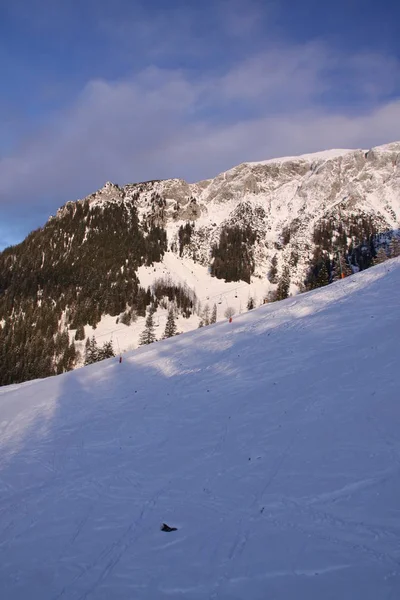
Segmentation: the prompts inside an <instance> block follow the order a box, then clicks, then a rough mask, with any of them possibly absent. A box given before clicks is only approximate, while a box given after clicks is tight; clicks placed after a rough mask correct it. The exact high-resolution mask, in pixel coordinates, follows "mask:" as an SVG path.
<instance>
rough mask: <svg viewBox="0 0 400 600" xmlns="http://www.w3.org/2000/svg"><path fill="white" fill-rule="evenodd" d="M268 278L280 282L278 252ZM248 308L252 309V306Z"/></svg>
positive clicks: (272, 281)
mask: <svg viewBox="0 0 400 600" xmlns="http://www.w3.org/2000/svg"><path fill="white" fill-rule="evenodd" d="M268 280H269V281H270V282H271V283H278V258H277V256H276V254H275V255H274V256H273V257H272V259H271V267H270V270H269V271H268ZM248 310H251V309H250V308H249V309H248Z"/></svg>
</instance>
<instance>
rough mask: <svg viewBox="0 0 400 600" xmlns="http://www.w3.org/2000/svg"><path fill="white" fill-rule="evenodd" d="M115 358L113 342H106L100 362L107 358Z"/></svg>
mask: <svg viewBox="0 0 400 600" xmlns="http://www.w3.org/2000/svg"><path fill="white" fill-rule="evenodd" d="M113 356H115V352H114V348H113V343H112V341H111V340H110V341H109V342H104V344H103V346H102V347H101V348H100V350H99V353H98V360H105V359H106V358H112V357H113Z"/></svg>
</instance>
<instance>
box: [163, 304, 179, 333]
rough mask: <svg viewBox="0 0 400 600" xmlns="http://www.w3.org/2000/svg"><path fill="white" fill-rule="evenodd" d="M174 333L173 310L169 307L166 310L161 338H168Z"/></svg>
mask: <svg viewBox="0 0 400 600" xmlns="http://www.w3.org/2000/svg"><path fill="white" fill-rule="evenodd" d="M174 335H176V323H175V315H174V310H173V309H172V308H170V310H169V312H168V318H167V323H166V325H165V331H164V336H163V338H164V339H166V338H170V337H173V336H174Z"/></svg>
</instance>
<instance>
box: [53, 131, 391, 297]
mask: <svg viewBox="0 0 400 600" xmlns="http://www.w3.org/2000/svg"><path fill="white" fill-rule="evenodd" d="M399 165H400V142H394V143H392V144H386V145H384V146H378V147H376V148H373V149H372V150H369V151H366V150H328V151H325V152H317V153H314V154H307V155H303V156H297V157H284V158H278V159H273V160H267V161H261V162H252V163H243V164H241V165H239V166H237V167H234V168H233V169H231V170H229V171H226V172H225V173H221V174H220V175H219V176H218V177H216V178H215V179H210V180H207V181H203V182H199V183H194V184H188V183H186V182H185V181H183V180H179V179H171V180H166V181H151V182H147V183H140V184H132V185H127V186H124V187H122V188H120V187H118V186H117V185H114V184H111V183H107V184H106V185H105V186H104V188H102V189H101V190H99V191H98V192H96V193H95V194H93V195H92V196H90V197H89V200H90V202H91V203H93V204H94V205H98V204H100V205H104V203H107V202H113V201H121V202H123V201H132V200H134V201H135V202H136V203H137V205H138V207H139V212H140V215H141V217H142V219H144V220H147V221H148V222H149V223H150V222H151V223H154V222H155V223H157V224H162V225H163V226H165V227H166V229H167V232H168V240H169V243H170V244H171V245H172V248H173V249H174V250H175V251H176V252H178V249H179V236H178V231H179V227H182V226H184V224H185V223H187V222H192V223H194V229H193V232H192V233H191V235H190V239H189V240H188V241H187V242H186V243H185V244H184V245H183V246H182V245H181V247H180V253H181V254H183V255H184V256H188V257H192V258H195V260H196V261H200V262H201V263H202V264H204V265H206V266H207V265H209V264H210V263H211V262H212V258H213V257H212V248H213V246H214V245H215V244H217V243H218V240H219V238H220V235H221V231H222V230H223V229H224V228H226V227H233V226H240V227H242V228H243V227H244V226H247V225H250V227H251V228H252V229H253V230H254V231H255V233H256V240H255V244H254V248H253V255H254V263H255V264H254V275H256V276H260V277H262V278H265V277H266V275H267V273H268V270H269V268H270V266H271V260H272V258H273V256H274V255H276V256H277V260H278V272H279V273H280V272H281V271H282V269H283V266H284V264H289V265H290V268H291V280H292V286H293V291H295V290H296V289H297V286H299V285H301V284H302V282H303V281H304V278H305V276H306V273H307V269H308V267H309V263H310V260H311V259H312V256H313V251H314V248H315V246H316V245H318V244H316V243H315V240H314V236H315V232H316V231H318V228H319V227H320V226H321V224H323V225H324V224H325V222H326V221H328V222H329V224H330V226H331V229H332V232H331V239H330V240H329V242H330V243H329V244H328V246H329V247H327V248H325V249H326V250H327V251H329V253H330V255H331V256H333V255H334V253H335V251H337V248H338V247H341V246H342V243H341V241H340V237H341V234H343V231H344V233H345V237H346V238H347V242H348V245H350V242H351V241H353V243H360V241H362V239H363V237H368V235H369V234H370V233H371V231H369V227H370V226H371V221H370V219H371V220H372V226H373V231H376V232H383V231H386V230H393V229H397V227H398V224H399V221H400V169H399ZM63 210H64V209H61V212H60V214H63ZM367 222H368V225H367ZM357 225H358V226H359V227H360V236H357V234H356V233H355V229H356V226H357ZM358 237H360V238H361V240H360V239H357V238H358Z"/></svg>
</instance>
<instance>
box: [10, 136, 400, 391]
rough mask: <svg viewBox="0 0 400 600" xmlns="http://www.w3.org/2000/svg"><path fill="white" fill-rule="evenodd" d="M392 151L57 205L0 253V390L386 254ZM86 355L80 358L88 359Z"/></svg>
mask: <svg viewBox="0 0 400 600" xmlns="http://www.w3.org/2000/svg"><path fill="white" fill-rule="evenodd" d="M399 157H400V142H397V143H392V144H388V145H386V146H380V147H377V148H374V149H372V150H370V151H368V152H366V151H364V150H328V151H325V152H319V153H316V154H309V155H303V156H299V157H286V158H281V159H275V160H267V161H263V162H258V163H243V164H241V165H239V166H237V167H234V168H233V169H231V170H229V171H226V172H225V173H222V174H221V175H219V176H218V177H216V178H215V179H210V180H207V181H202V182H199V183H194V184H189V183H186V182H185V181H182V180H179V179H170V180H166V181H148V182H144V183H137V184H129V185H125V186H123V187H119V186H118V185H115V184H112V183H109V182H108V183H107V184H106V185H105V186H104V187H103V188H102V189H100V190H98V191H97V192H96V193H94V194H91V195H90V196H88V197H87V198H85V199H83V200H78V201H76V202H68V203H67V204H66V205H65V206H63V207H62V208H61V209H60V210H59V211H58V212H57V214H56V216H55V217H52V218H50V219H49V221H48V222H47V223H46V225H45V226H44V227H43V228H41V229H38V230H37V231H34V232H32V233H31V234H30V235H29V236H28V237H27V238H26V239H25V240H24V241H23V242H22V243H21V244H18V245H17V246H14V247H10V248H7V249H5V250H4V251H3V252H2V253H0V385H8V384H12V383H18V382H22V381H26V380H29V379H35V378H39V377H46V376H50V375H54V374H60V373H63V372H65V371H68V370H71V369H74V368H76V367H78V366H81V365H82V364H83V363H84V362H85V361H86V362H88V361H89V360H91V359H90V356H89V357H88V352H87V351H86V350H87V348H88V345H89V344H90V343H92V342H93V340H92V338H93V337H94V338H95V341H94V342H93V346H94V344H95V343H96V344H97V345H99V346H101V348H102V349H101V352H103V355H104V353H105V350H104V346H107V356H109V355H110V353H111V352H112V350H111V348H110V345H112V344H113V347H114V351H115V352H118V353H119V352H124V351H127V350H131V349H134V348H137V347H138V345H139V341H140V340H141V336H142V333H143V330H144V328H145V323H146V322H147V318H148V317H149V314H150V313H151V314H152V315H154V328H155V331H154V333H153V334H152V339H153V338H154V337H155V338H156V339H161V338H163V337H164V336H165V326H166V321H167V315H169V316H170V318H171V319H174V320H175V324H174V327H176V330H177V331H178V332H186V331H189V330H193V329H195V328H197V327H198V326H199V325H200V324H201V323H205V324H208V322H209V321H210V316H211V315H212V321H213V322H214V321H222V320H225V319H226V314H227V310H228V311H230V312H232V311H235V313H236V314H241V313H243V312H245V311H246V310H247V309H248V308H253V307H257V306H260V305H261V304H263V303H264V302H265V301H268V302H272V301H275V300H281V299H283V298H287V297H288V296H290V295H292V296H294V295H296V294H297V293H298V292H299V291H304V290H311V289H315V288H317V287H321V286H324V285H328V284H329V283H331V282H333V281H336V280H338V279H340V278H342V277H345V276H347V275H350V274H352V273H353V272H357V271H363V270H365V269H367V268H369V267H370V266H372V265H373V264H376V263H380V262H382V261H384V260H386V259H387V258H393V257H396V256H399V255H400V237H399V234H400V230H399V218H400V169H399ZM92 354H93V353H92Z"/></svg>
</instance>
